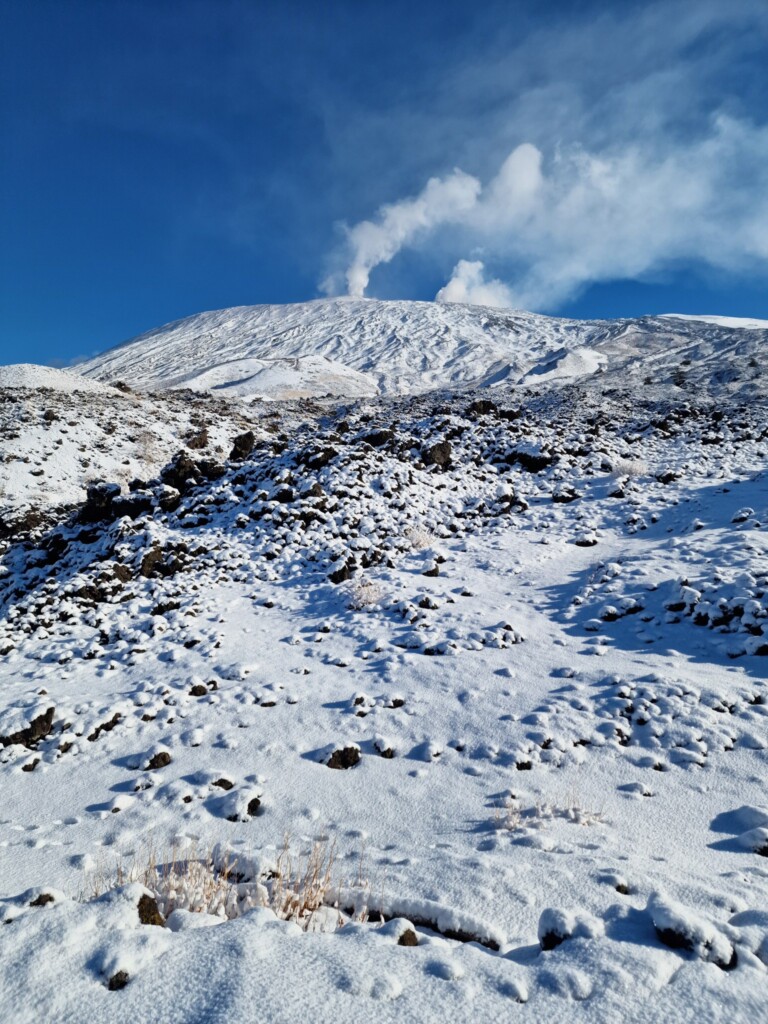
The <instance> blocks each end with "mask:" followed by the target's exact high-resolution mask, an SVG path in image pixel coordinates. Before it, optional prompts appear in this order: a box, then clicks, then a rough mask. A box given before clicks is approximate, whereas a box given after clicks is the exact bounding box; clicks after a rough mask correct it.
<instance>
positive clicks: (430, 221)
mask: <svg viewBox="0 0 768 1024" xmlns="http://www.w3.org/2000/svg"><path fill="white" fill-rule="evenodd" d="M480 188H481V186H480V182H479V181H478V180H477V178H473V177H471V176H470V175H469V174H465V173H464V172H463V171H459V170H455V171H453V173H452V174H450V175H448V177H446V178H430V180H429V181H428V182H427V184H426V186H425V188H424V189H423V191H422V192H421V193H420V194H419V195H418V196H416V197H415V198H413V199H403V200H401V201H400V202H398V203H393V204H391V205H389V206H383V207H382V208H381V209H380V210H379V216H378V220H377V221H376V222H375V223H374V222H373V221H370V220H364V221H361V222H360V223H359V224H356V225H355V226H354V227H353V228H351V229H350V230H349V232H348V238H349V244H350V245H351V247H352V251H353V258H352V262H351V264H350V266H349V267H348V269H347V273H346V277H347V288H348V291H349V294H350V295H354V296H362V295H364V294H365V289H366V288H367V287H368V278H369V276H370V272H371V271H372V270H373V268H374V267H377V266H378V265H379V264H380V263H388V262H389V261H390V260H391V259H392V257H393V256H395V255H397V253H398V252H399V251H400V250H401V249H402V248H403V246H405V245H408V244H410V243H411V242H412V241H413V240H414V239H415V238H416V237H417V236H418V235H419V234H426V233H428V232H430V231H432V230H434V229H435V228H436V227H439V226H440V225H442V224H449V223H451V222H460V221H461V220H462V219H463V217H464V216H465V215H466V213H467V212H468V211H469V210H470V209H471V208H472V207H473V206H474V205H475V202H476V201H477V196H478V194H479V193H480Z"/></svg>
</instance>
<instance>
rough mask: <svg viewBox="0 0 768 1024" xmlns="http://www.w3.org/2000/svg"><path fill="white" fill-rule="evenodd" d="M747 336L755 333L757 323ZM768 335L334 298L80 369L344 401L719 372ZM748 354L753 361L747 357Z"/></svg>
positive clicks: (207, 326) (252, 393)
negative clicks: (728, 358)
mask: <svg viewBox="0 0 768 1024" xmlns="http://www.w3.org/2000/svg"><path fill="white" fill-rule="evenodd" d="M749 323H750V326H751V325H752V324H753V323H754V324H755V325H757V322H753V321H750V322H749ZM767 336H768V332H767V331H766V330H765V329H764V328H763V329H762V330H758V329H751V330H745V329H744V328H742V327H740V326H735V325H734V324H733V322H726V323H722V322H718V323H711V322H707V321H704V320H695V319H682V318H678V317H671V316H662V317H642V318H639V319H621V320H566V319H559V318H554V317H548V316H542V315H539V314H535V313H525V312H521V311H517V310H501V309H495V308H491V307H485V306H469V305H461V304H440V303H434V302H401V301H397V302H384V301H379V300H375V299H367V300H366V299H329V300H319V301H315V302H305V303H296V304H293V305H283V306H280V305H264V306H236V307H234V308H231V309H222V310H216V311H213V312H207V313H200V314H197V315H196V316H191V317H187V318H185V319H183V320H177V321H175V322H174V323H171V324H167V325H166V326H164V327H159V328H157V329H155V330H152V331H148V332H147V333H146V334H142V335H141V336H140V337H138V338H135V339H133V340H132V341H128V342H125V343H123V344H122V345H119V346H118V347H116V348H113V349H111V350H110V351H108V352H105V353H103V354H101V355H99V356H96V357H95V358H93V359H91V360H89V361H88V362H85V363H83V364H81V365H80V366H78V367H77V369H78V371H79V372H80V373H82V374H84V375H86V376H88V377H92V378H95V379H97V380H100V381H107V382H108V381H115V380H121V379H125V380H129V381H130V382H131V384H132V385H133V386H135V387H137V388H140V389H143V390H166V389H170V388H190V389H192V390H194V391H212V392H214V393H217V394H219V395H221V396H222V397H224V396H232V397H239V398H246V399H250V398H257V397H259V398H272V399H280V398H283V399H285V398H303V397H320V396H323V395H333V396H340V397H345V398H361V397H373V396H375V395H394V394H414V393H420V392H425V391H428V390H431V389H434V388H446V387H448V388H455V387H461V386H475V387H479V386H489V385H490V386H492V385H494V384H498V383H500V382H501V381H502V380H507V381H509V382H510V383H514V382H518V381H528V382H535V383H539V382H544V381H547V380H551V379H553V378H567V377H583V376H588V375H590V374H593V373H595V372H599V371H602V370H605V369H606V368H609V369H612V368H622V369H627V370H628V371H629V372H632V373H635V374H637V375H639V379H642V375H643V374H644V373H646V372H647V370H648V367H649V365H650V364H652V369H653V373H654V375H655V376H656V375H658V374H659V373H660V372H662V371H666V372H669V373H671V372H672V370H673V369H674V367H676V366H678V365H679V364H680V362H681V361H683V360H688V364H687V365H695V366H696V367H697V368H698V370H699V372H701V371H702V370H706V368H707V366H709V365H710V364H711V366H712V369H713V371H714V370H715V369H716V368H717V369H722V363H721V360H722V354H723V351H727V352H729V353H731V355H735V354H736V350H738V353H739V354H742V355H746V356H747V357H748V356H749V354H750V352H751V351H752V349H753V348H755V347H756V346H757V345H759V344H761V343H762V339H765V338H766V337H767ZM747 350H749V351H747Z"/></svg>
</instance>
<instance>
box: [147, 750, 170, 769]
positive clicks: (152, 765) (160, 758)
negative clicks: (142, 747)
mask: <svg viewBox="0 0 768 1024" xmlns="http://www.w3.org/2000/svg"><path fill="white" fill-rule="evenodd" d="M170 763H171V755H170V754H169V753H168V752H167V751H166V750H161V751H160V753H159V754H155V756H154V757H152V758H151V759H150V761H149V763H148V764H147V771H150V772H153V771H155V769H157V768H165V767H166V766H167V765H169V764H170Z"/></svg>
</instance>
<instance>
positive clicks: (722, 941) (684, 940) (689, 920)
mask: <svg viewBox="0 0 768 1024" xmlns="http://www.w3.org/2000/svg"><path fill="white" fill-rule="evenodd" d="M647 910H648V913H649V914H650V915H651V919H652V921H653V926H654V928H655V929H656V935H657V936H658V939H659V942H661V943H663V944H664V945H665V946H668V947H669V948H670V949H678V950H684V951H685V952H687V953H693V955H694V956H696V957H698V958H699V959H700V960H706V961H707V962H709V963H713V964H715V966H717V967H719V968H720V969H721V970H724V971H730V970H732V969H733V968H734V967H735V966H736V963H737V960H738V957H737V954H736V950H735V949H734V948H733V946H732V945H731V943H730V941H729V940H728V939H727V938H726V937H725V935H724V934H723V933H722V932H721V931H719V930H718V929H717V928H715V926H714V925H713V924H710V922H709V921H706V920H704V919H703V918H702V917H699V915H698V914H696V913H694V912H693V911H691V910H688V909H687V908H686V907H683V906H682V905H681V904H679V903H675V902H673V901H672V900H670V899H667V898H666V897H664V896H661V895H660V894H659V893H653V894H652V895H651V897H650V899H649V900H648V907H647Z"/></svg>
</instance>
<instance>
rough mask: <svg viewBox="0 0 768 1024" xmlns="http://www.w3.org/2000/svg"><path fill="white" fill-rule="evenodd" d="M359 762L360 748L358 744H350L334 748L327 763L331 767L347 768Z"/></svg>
mask: <svg viewBox="0 0 768 1024" xmlns="http://www.w3.org/2000/svg"><path fill="white" fill-rule="evenodd" d="M359 762H360V748H359V747H358V746H350V747H343V748H342V749H340V750H334V751H333V753H332V754H331V756H330V757H329V758H328V760H327V761H326V762H325V763H326V765H327V766H328V767H329V768H336V769H339V770H346V769H347V768H354V767H355V765H356V764H359Z"/></svg>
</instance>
